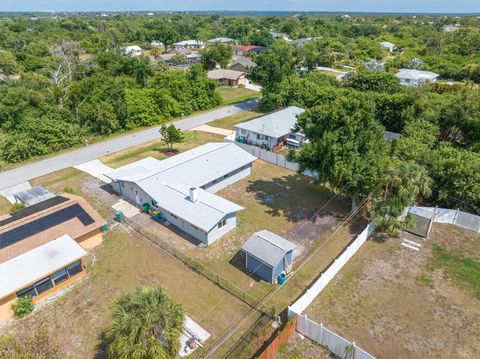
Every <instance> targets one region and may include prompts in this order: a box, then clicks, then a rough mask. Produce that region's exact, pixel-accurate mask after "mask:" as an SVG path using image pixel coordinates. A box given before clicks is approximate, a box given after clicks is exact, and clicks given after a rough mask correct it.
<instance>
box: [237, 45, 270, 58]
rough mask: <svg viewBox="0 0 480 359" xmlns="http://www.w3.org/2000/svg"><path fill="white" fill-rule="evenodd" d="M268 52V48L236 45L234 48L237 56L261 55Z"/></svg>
mask: <svg viewBox="0 0 480 359" xmlns="http://www.w3.org/2000/svg"><path fill="white" fill-rule="evenodd" d="M265 51H267V48H266V47H263V46H255V45H236V46H233V54H234V55H236V56H243V55H248V54H251V53H256V54H258V53H261V52H265Z"/></svg>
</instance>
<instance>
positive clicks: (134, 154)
mask: <svg viewBox="0 0 480 359" xmlns="http://www.w3.org/2000/svg"><path fill="white" fill-rule="evenodd" d="M184 135H185V141H184V142H183V143H178V144H175V145H174V149H176V150H178V151H180V152H183V151H187V150H190V149H192V148H194V147H197V146H200V145H203V144H205V143H208V142H223V137H224V136H222V135H217V134H212V133H205V132H199V131H186V132H184ZM166 150H167V147H166V146H165V144H164V143H163V141H161V140H156V141H151V142H148V143H146V144H143V145H140V146H136V147H134V148H129V149H126V150H123V151H119V152H116V153H113V154H110V155H107V156H104V157H101V158H100V160H101V161H102V162H103V163H104V164H106V165H107V166H110V167H113V168H118V167H121V166H124V165H126V164H128V163H131V162H134V161H138V160H141V159H143V158H146V157H149V156H150V157H154V158H157V159H159V160H162V159H165V158H167V156H166V155H165V154H164V152H165V151H166Z"/></svg>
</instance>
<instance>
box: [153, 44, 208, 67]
mask: <svg viewBox="0 0 480 359" xmlns="http://www.w3.org/2000/svg"><path fill="white" fill-rule="evenodd" d="M179 58H183V59H184V62H183V63H177V62H176V61H175V60H176V59H179ZM200 58H201V55H200V53H199V52H197V51H192V50H189V49H186V48H176V49H173V51H171V52H169V53H168V54H161V55H157V56H155V57H154V59H155V60H159V61H163V62H165V63H167V64H168V65H172V66H175V65H176V66H190V65H193V64H196V63H197V62H198V61H200Z"/></svg>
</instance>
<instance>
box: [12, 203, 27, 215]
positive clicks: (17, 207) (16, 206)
mask: <svg viewBox="0 0 480 359" xmlns="http://www.w3.org/2000/svg"><path fill="white" fill-rule="evenodd" d="M24 208H25V205H24V204H23V203H14V204H13V205H12V207H10V213H15V212H18V211H20V210H21V209H24Z"/></svg>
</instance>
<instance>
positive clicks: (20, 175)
mask: <svg viewBox="0 0 480 359" xmlns="http://www.w3.org/2000/svg"><path fill="white" fill-rule="evenodd" d="M257 102H258V100H251V101H246V102H241V103H238V104H235V105H232V106H227V107H223V108H220V109H217V110H212V111H209V112H205V113H202V114H200V115H195V116H192V117H188V118H185V119H183V120H178V121H175V126H176V127H177V128H179V129H181V130H183V131H185V130H189V129H191V128H194V127H198V126H200V125H203V124H206V123H208V122H211V121H215V120H218V119H221V118H224V117H227V116H230V115H233V114H236V113H239V112H243V111H247V110H252V109H254V108H255V107H256V106H257ZM159 128H160V126H156V127H152V128H149V129H146V130H142V131H138V132H136V133H133V134H129V135H125V136H120V137H116V138H113V139H111V140H106V141H103V142H99V143H96V144H94V145H90V146H88V147H83V148H81V149H78V150H74V151H70V152H67V153H64V154H61V155H58V156H55V157H50V158H47V159H45V160H41V161H38V162H33V163H29V164H26V165H24V166H21V167H17V168H14V169H12V170H9V171H5V172H2V173H0V190H1V189H5V188H9V187H11V186H14V185H16V184H19V183H22V182H25V181H28V180H31V179H33V178H36V177H40V176H44V175H46V174H49V173H51V172H55V171H58V170H61V169H64V168H68V167H73V166H77V165H79V164H82V163H84V162H88V161H92V160H94V159H96V158H98V157H101V156H105V155H107V154H110V153H114V152H117V151H121V150H124V149H126V148H130V147H134V146H138V145H141V144H143V143H145V142H149V141H153V140H155V139H158V138H159V137H160V135H159V133H158V130H159Z"/></svg>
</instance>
